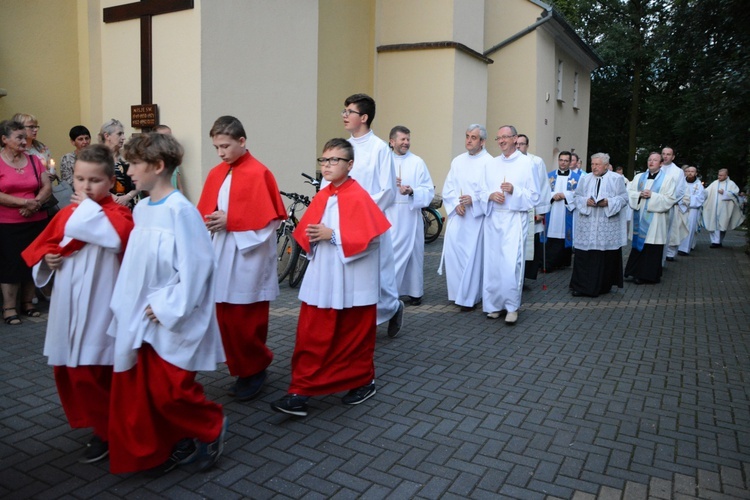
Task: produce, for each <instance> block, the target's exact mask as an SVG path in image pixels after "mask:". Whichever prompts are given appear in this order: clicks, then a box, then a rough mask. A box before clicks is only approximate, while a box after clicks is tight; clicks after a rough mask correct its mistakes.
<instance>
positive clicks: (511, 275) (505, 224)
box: [480, 125, 539, 325]
mask: <svg viewBox="0 0 750 500" xmlns="http://www.w3.org/2000/svg"><path fill="white" fill-rule="evenodd" d="M517 135H518V133H517V132H516V129H515V127H513V126H512V125H504V126H502V127H500V129H499V130H498V132H497V142H498V145H499V146H500V150H501V151H502V154H501V155H500V156H498V157H497V158H494V159H493V160H492V161H491V162H490V163H489V164H488V165H487V167H486V168H485V176H484V183H483V186H482V194H481V197H480V201H481V204H482V208H484V213H485V220H484V259H485V262H484V266H483V267H484V269H483V276H482V309H483V310H484V312H485V313H487V317H489V318H493V319H494V318H498V317H499V316H500V315H501V314H502V313H503V312H505V313H506V315H505V323H506V324H509V325H512V324H515V323H516V321H517V320H518V309H519V308H520V307H521V292H522V290H523V279H524V264H525V260H526V257H525V251H526V238H527V236H528V232H529V216H528V215H529V210H531V209H533V208H534V207H535V206H536V205H537V203H539V192H538V191H537V182H536V180H535V178H534V165H533V163H532V162H531V160H530V159H529V158H528V157H527V156H526V155H524V154H522V153H521V152H520V151H518V150H517V149H516V137H517Z"/></svg>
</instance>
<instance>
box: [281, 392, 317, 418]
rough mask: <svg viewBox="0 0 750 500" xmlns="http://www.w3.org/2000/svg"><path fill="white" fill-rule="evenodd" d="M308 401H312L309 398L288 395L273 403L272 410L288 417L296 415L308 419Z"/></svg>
mask: <svg viewBox="0 0 750 500" xmlns="http://www.w3.org/2000/svg"><path fill="white" fill-rule="evenodd" d="M308 399H310V398H309V397H308V396H300V395H298V394H287V395H286V396H284V397H283V398H281V399H279V400H278V401H276V402H275V403H271V409H272V410H273V411H278V412H281V413H286V414H287V415H294V416H295V417H306V416H307V400H308Z"/></svg>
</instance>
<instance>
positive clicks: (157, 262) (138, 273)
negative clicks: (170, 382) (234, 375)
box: [107, 191, 225, 372]
mask: <svg viewBox="0 0 750 500" xmlns="http://www.w3.org/2000/svg"><path fill="white" fill-rule="evenodd" d="M133 219H134V221H135V228H134V229H133V232H132V233H131V234H130V239H129V241H128V248H127V250H126V251H125V257H124V258H123V261H122V268H121V269H120V271H121V272H120V274H119V276H118V278H117V283H116V285H115V290H114V293H113V297H112V301H111V303H110V309H111V310H112V312H113V313H114V318H113V319H112V323H111V325H110V327H109V330H108V332H107V333H109V335H111V336H113V337H115V360H114V370H115V372H123V371H127V370H129V369H130V368H132V367H133V365H135V363H136V360H137V356H138V349H140V347H141V345H142V344H143V343H144V342H147V343H149V344H151V346H152V347H153V348H154V350H155V351H156V353H157V354H158V355H159V357H161V358H162V359H163V360H165V361H167V362H168V363H171V364H173V365H175V366H177V367H179V368H182V369H183V370H188V371H198V370H215V369H216V364H217V363H221V362H223V361H224V360H225V357H224V349H223V347H222V345H221V336H220V334H219V325H218V323H217V322H216V304H215V301H214V279H215V271H216V263H215V258H214V251H213V248H212V247H211V238H210V237H209V235H208V231H206V226H205V224H204V223H203V220H202V218H201V216H200V214H199V213H198V211H197V210H196V208H195V207H194V206H193V205H192V204H191V203H190V202H189V201H188V200H187V198H185V197H184V196H183V195H182V193H180V192H179V191H173V192H172V193H171V194H170V195H168V196H167V197H166V198H163V199H162V200H160V201H158V202H156V203H153V204H152V202H151V198H150V197H149V198H146V199H144V200H141V201H140V202H139V203H138V204H137V205H136V206H135V209H134V210H133ZM147 306H151V309H152V310H153V312H154V314H155V315H156V317H157V319H158V320H159V322H158V323H154V322H152V321H151V320H149V318H148V317H147V316H146V307H147Z"/></svg>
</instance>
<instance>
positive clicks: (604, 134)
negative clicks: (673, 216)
mask: <svg viewBox="0 0 750 500" xmlns="http://www.w3.org/2000/svg"><path fill="white" fill-rule="evenodd" d="M551 3H552V4H553V5H554V7H555V9H557V10H558V11H559V12H560V13H561V14H563V15H564V16H565V17H566V19H568V20H569V22H570V23H571V25H572V26H573V27H574V28H575V29H576V31H577V32H578V33H579V35H580V36H581V38H583V40H585V41H586V42H587V43H588V44H589V45H590V46H591V47H592V48H593V49H594V50H595V51H596V52H597V54H599V56H600V57H601V58H602V59H603V60H604V61H605V66H603V67H602V68H599V69H597V70H596V71H595V72H594V73H593V74H592V91H591V92H592V95H591V122H590V126H589V151H590V152H595V151H606V152H608V153H610V155H611V156H612V159H613V163H614V164H618V165H619V164H625V165H628V166H630V167H631V168H632V167H633V166H634V167H635V168H636V169H638V170H643V169H644V167H645V161H646V156H647V154H648V152H649V151H651V150H659V149H661V148H662V147H663V146H666V145H669V146H672V147H673V148H674V149H675V151H676V153H677V163H678V164H685V163H689V164H691V165H696V166H698V167H699V170H700V172H701V174H702V175H703V176H704V177H705V178H707V179H711V178H712V177H713V176H715V174H716V171H718V169H719V168H724V167H726V168H728V169H729V171H730V176H731V177H733V178H734V179H735V180H737V182H738V184H740V185H744V184H745V180H744V179H745V176H746V173H747V167H748V154H749V149H748V148H749V147H750V113H748V110H749V109H750V30H749V29H748V26H750V9H748V8H747V6H746V5H745V4H746V2H745V1H744V0H671V1H664V0H660V1H656V0H556V1H555V0H553V1H552V2H551ZM628 173H630V174H631V175H632V170H630V169H628Z"/></svg>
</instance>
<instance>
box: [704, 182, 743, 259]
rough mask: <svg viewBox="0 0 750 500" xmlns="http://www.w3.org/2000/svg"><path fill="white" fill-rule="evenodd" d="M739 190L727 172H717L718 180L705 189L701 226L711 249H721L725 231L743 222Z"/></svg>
mask: <svg viewBox="0 0 750 500" xmlns="http://www.w3.org/2000/svg"><path fill="white" fill-rule="evenodd" d="M739 194H740V188H739V187H737V184H735V183H734V181H732V179H730V178H729V170H727V169H726V168H722V169H721V170H719V178H718V179H716V180H715V181H713V182H712V183H711V184H710V185H709V186H708V187H707V188H706V203H705V204H704V205H703V225H704V226H705V227H706V231H709V233H710V235H711V248H721V247H722V245H723V243H724V236H726V233H727V231H731V230H732V229H734V228H736V227H738V226H739V225H740V224H742V222H743V221H744V220H745V215H744V214H743V213H742V210H741V209H740V206H741V203H740V197H739Z"/></svg>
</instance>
